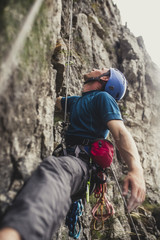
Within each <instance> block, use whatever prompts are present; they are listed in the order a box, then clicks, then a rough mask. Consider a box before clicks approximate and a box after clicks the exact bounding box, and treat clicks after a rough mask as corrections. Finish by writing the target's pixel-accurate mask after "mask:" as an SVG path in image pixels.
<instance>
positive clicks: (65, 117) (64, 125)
mask: <svg viewBox="0 0 160 240" xmlns="http://www.w3.org/2000/svg"><path fill="white" fill-rule="evenodd" d="M70 5H71V6H70V19H69V41H68V52H67V54H68V56H67V62H66V65H67V69H66V95H65V108H64V121H63V122H62V131H61V139H62V141H61V144H62V147H63V154H64V155H65V156H66V155H67V150H66V143H65V133H66V130H67V128H68V123H67V97H68V84H69V78H70V58H71V38H72V18H73V0H71V4H70Z"/></svg>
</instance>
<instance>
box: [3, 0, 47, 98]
mask: <svg viewBox="0 0 160 240" xmlns="http://www.w3.org/2000/svg"><path fill="white" fill-rule="evenodd" d="M43 1H44V0H36V1H35V3H34V5H33V6H32V8H31V10H30V11H29V13H28V15H27V17H26V20H25V22H24V24H23V26H22V28H21V29H20V31H19V34H18V36H17V38H16V40H15V42H14V43H13V45H12V47H11V50H10V52H9V54H8V56H7V58H6V60H5V61H4V62H3V63H2V65H1V69H0V94H1V93H2V92H4V91H5V89H6V88H7V85H8V82H9V79H10V77H11V74H12V72H13V70H14V69H15V68H16V67H17V66H18V63H19V56H20V52H21V50H22V49H23V47H24V44H25V40H26V38H27V36H28V35H29V33H30V31H31V29H32V26H33V23H34V21H35V18H36V16H37V14H38V12H39V10H40V7H41V5H42V3H43Z"/></svg>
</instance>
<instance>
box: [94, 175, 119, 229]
mask: <svg viewBox="0 0 160 240" xmlns="http://www.w3.org/2000/svg"><path fill="white" fill-rule="evenodd" d="M99 174H100V176H101V179H102V181H103V183H102V184H99V185H98V186H97V187H96V189H95V191H94V196H95V198H96V199H97V203H96V205H95V206H94V207H93V208H92V216H93V218H94V223H93V225H94V230H97V231H98V230H101V229H104V222H105V221H106V220H107V219H108V218H109V217H111V216H113V214H114V213H115V211H114V208H113V206H112V204H111V203H110V202H109V200H108V199H107V197H106V191H107V183H106V176H105V173H99Z"/></svg>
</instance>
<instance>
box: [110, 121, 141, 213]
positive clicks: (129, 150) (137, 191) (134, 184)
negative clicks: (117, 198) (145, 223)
mask: <svg viewBox="0 0 160 240" xmlns="http://www.w3.org/2000/svg"><path fill="white" fill-rule="evenodd" d="M107 125H108V128H109V129H110V131H111V133H112V135H113V138H114V140H115V143H116V146H117V148H118V150H119V152H120V154H121V156H122V158H123V160H124V161H125V163H126V164H127V165H128V170H129V171H128V175H127V176H126V178H125V180H124V185H123V194H124V195H126V194H127V193H128V189H129V187H131V197H130V199H129V202H128V210H129V211H131V210H133V209H134V208H135V207H137V206H138V205H139V204H140V203H142V202H143V201H144V199H145V182H144V177H143V169H142V166H141V163H140V157H139V154H138V150H137V147H136V144H135V142H134V140H133V138H132V136H131V134H130V133H129V132H128V130H127V129H126V127H125V125H124V124H123V122H122V121H120V120H111V121H109V122H108V123H107Z"/></svg>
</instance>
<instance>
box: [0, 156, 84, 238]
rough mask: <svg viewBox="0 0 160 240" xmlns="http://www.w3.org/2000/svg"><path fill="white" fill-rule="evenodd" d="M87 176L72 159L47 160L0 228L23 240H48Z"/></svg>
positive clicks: (82, 164) (14, 204) (34, 175)
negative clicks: (11, 231)
mask: <svg viewBox="0 0 160 240" xmlns="http://www.w3.org/2000/svg"><path fill="white" fill-rule="evenodd" d="M87 176H88V168H87V165H86V164H85V163H83V162H82V161H81V160H79V159H77V158H75V157H73V156H70V157H59V158H56V157H52V156H51V157H49V158H47V159H46V160H45V161H44V162H43V163H42V164H41V165H40V166H39V167H38V169H37V170H36V171H35V172H34V173H33V175H32V177H31V178H30V179H29V180H28V181H27V183H26V184H25V186H24V187H23V188H22V190H21V191H20V193H19V194H18V196H17V198H16V200H15V201H14V203H13V206H12V207H11V208H10V209H9V211H8V212H7V214H6V215H5V217H4V219H3V221H2V225H1V228H5V227H10V228H13V229H16V230H17V231H18V232H19V233H20V235H21V236H22V239H23V240H28V239H32V240H42V239H43V240H44V239H46V240H50V239H51V236H52V234H53V233H55V231H56V230H57V228H58V227H59V226H60V224H61V222H62V221H63V220H64V218H65V216H66V214H67V212H68V210H69V208H70V204H71V195H73V194H75V193H77V192H78V190H79V189H80V188H81V187H82V186H84V182H86V181H87Z"/></svg>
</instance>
